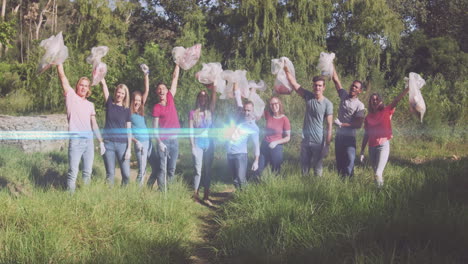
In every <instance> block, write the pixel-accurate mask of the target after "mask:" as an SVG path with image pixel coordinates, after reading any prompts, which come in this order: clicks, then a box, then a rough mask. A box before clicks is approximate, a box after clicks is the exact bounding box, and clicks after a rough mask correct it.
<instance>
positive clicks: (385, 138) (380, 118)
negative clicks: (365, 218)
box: [361, 88, 409, 187]
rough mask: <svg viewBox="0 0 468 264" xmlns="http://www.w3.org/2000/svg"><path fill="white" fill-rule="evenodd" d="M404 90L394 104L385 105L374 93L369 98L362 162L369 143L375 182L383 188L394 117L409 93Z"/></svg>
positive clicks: (407, 89)
mask: <svg viewBox="0 0 468 264" xmlns="http://www.w3.org/2000/svg"><path fill="white" fill-rule="evenodd" d="M408 91H409V88H406V89H405V90H403V91H402V92H401V93H400V94H399V95H398V96H397V97H395V99H394V100H393V102H392V103H391V104H389V105H387V106H385V105H384V103H383V101H382V97H381V96H380V95H379V94H378V93H374V94H372V95H371V96H370V98H369V106H368V107H369V113H368V114H367V116H366V118H365V120H364V129H365V131H364V137H363V139H362V145H361V162H362V161H363V160H364V150H365V148H366V145H367V143H369V159H370V162H371V164H372V168H373V170H374V176H375V182H376V184H377V186H378V187H382V186H383V171H384V169H385V165H387V161H388V156H389V155H390V139H391V138H392V137H393V134H392V115H393V113H394V112H395V107H396V106H397V104H398V102H400V100H401V99H402V98H403V97H404V96H405V95H406V94H407V93H408Z"/></svg>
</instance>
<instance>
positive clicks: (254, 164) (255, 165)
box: [252, 161, 258, 171]
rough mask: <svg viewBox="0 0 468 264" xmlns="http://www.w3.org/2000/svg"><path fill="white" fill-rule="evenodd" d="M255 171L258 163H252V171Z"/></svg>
mask: <svg viewBox="0 0 468 264" xmlns="http://www.w3.org/2000/svg"><path fill="white" fill-rule="evenodd" d="M257 169H258V161H254V163H253V164H252V170H253V171H256V170H257Z"/></svg>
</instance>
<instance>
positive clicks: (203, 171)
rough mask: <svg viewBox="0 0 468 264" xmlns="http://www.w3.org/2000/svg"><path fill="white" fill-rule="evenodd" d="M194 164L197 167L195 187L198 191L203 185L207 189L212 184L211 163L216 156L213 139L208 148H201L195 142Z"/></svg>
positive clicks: (194, 178)
mask: <svg viewBox="0 0 468 264" xmlns="http://www.w3.org/2000/svg"><path fill="white" fill-rule="evenodd" d="M192 158H193V165H194V168H195V176H194V177H193V188H194V190H195V191H198V189H199V188H200V182H201V185H202V186H203V187H204V188H205V190H207V189H210V184H211V164H212V163H213V158H214V144H213V140H210V141H209V145H208V147H207V148H200V147H198V146H197V144H195V147H194V149H193V150H192Z"/></svg>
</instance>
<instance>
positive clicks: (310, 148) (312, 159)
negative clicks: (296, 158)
mask: <svg viewBox="0 0 468 264" xmlns="http://www.w3.org/2000/svg"><path fill="white" fill-rule="evenodd" d="M322 149H323V144H317V143H313V142H310V141H306V140H302V142H301V169H302V175H308V174H309V171H310V168H314V174H315V176H322V171H323V163H322V161H323V158H322Z"/></svg>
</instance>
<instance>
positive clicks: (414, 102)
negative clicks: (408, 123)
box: [405, 72, 426, 123]
mask: <svg viewBox="0 0 468 264" xmlns="http://www.w3.org/2000/svg"><path fill="white" fill-rule="evenodd" d="M405 79H406V78H405ZM425 84H426V81H424V79H423V78H422V77H421V76H420V75H419V74H417V73H414V72H410V74H409V80H408V86H409V104H410V110H411V112H413V113H418V114H419V118H420V119H421V123H422V120H423V117H424V113H425V112H426V103H424V99H423V97H422V94H421V88H422V87H423V86H424V85H425Z"/></svg>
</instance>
